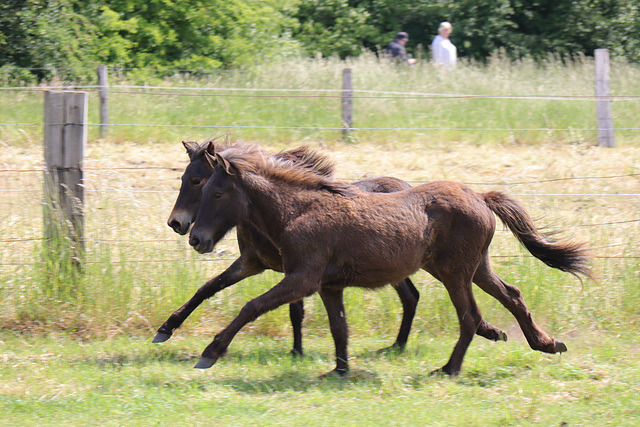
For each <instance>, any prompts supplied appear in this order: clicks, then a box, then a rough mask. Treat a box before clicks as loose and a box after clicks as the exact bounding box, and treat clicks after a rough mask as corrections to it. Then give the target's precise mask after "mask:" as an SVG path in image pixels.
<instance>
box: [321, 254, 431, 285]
mask: <svg viewBox="0 0 640 427" xmlns="http://www.w3.org/2000/svg"><path fill="white" fill-rule="evenodd" d="M349 255H350V256H348V257H346V259H345V260H344V261H343V262H339V263H330V264H329V265H328V266H327V268H326V270H325V274H324V278H323V282H325V283H333V284H335V285H336V286H342V287H346V286H358V287H365V288H375V287H379V286H384V285H386V284H388V283H392V284H393V283H397V282H399V281H400V280H402V279H404V278H405V277H407V276H410V275H411V274H413V273H415V272H416V271H417V270H418V269H419V268H420V267H421V264H422V254H421V253H420V252H418V251H415V252H414V253H411V254H406V253H402V252H398V253H395V254H388V256H386V257H380V256H376V255H377V254H372V253H366V252H365V253H360V252H359V251H356V253H351V254H349Z"/></svg>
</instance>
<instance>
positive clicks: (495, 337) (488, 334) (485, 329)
mask: <svg viewBox="0 0 640 427" xmlns="http://www.w3.org/2000/svg"><path fill="white" fill-rule="evenodd" d="M424 269H425V270H426V271H427V272H428V273H429V274H431V275H432V276H433V277H434V278H435V279H436V280H438V281H440V282H442V280H441V279H440V276H439V275H438V273H437V272H436V268H435V264H433V263H428V264H427V265H425V266H424ZM416 292H418V291H417V290H416ZM476 335H479V336H481V337H483V338H486V339H488V340H491V341H507V334H506V333H505V332H504V331H502V330H501V329H500V328H498V327H497V326H495V325H492V324H491V323H489V322H487V321H486V320H484V319H482V320H481V321H480V325H478V329H476Z"/></svg>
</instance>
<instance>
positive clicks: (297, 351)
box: [289, 300, 304, 356]
mask: <svg viewBox="0 0 640 427" xmlns="http://www.w3.org/2000/svg"><path fill="white" fill-rule="evenodd" d="M289 318H290V319H291V326H292V327H293V349H292V350H291V354H292V355H294V356H302V320H303V319H304V303H303V302H302V300H300V301H298V302H292V303H291V304H289Z"/></svg>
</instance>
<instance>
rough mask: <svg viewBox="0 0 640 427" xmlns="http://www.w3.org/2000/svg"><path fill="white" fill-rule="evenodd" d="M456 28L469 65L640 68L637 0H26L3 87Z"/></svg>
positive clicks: (414, 41)
mask: <svg viewBox="0 0 640 427" xmlns="http://www.w3.org/2000/svg"><path fill="white" fill-rule="evenodd" d="M444 20H448V21H451V22H452V23H453V26H454V31H453V34H452V36H451V39H452V41H453V42H454V44H455V45H456V46H457V47H458V53H459V56H461V57H466V58H472V59H474V60H481V61H485V60H486V59H487V58H489V57H490V56H491V55H492V54H493V53H494V52H495V51H497V50H502V51H504V52H505V53H506V55H507V56H508V57H509V58H511V59H520V58H523V57H533V58H536V59H544V58H546V57H547V56H548V55H549V54H560V55H562V56H563V57H571V56H573V55H576V54H578V53H585V54H588V55H590V54H591V53H592V52H593V50H594V49H595V48H603V47H607V48H610V49H611V51H612V53H613V54H614V55H616V56H624V57H626V58H627V59H628V60H630V61H639V60H640V24H639V23H640V5H639V4H638V3H637V2H636V1H629V0H578V1H572V2H558V1H554V0H535V1H534V0H496V1H490V0H459V1H453V0H412V1H409V0H397V1H392V0H268V1H259V0H182V1H176V0H107V1H98V0H86V1H81V0H15V1H10V2H3V3H2V4H0V67H1V69H2V73H1V74H0V78H2V79H3V80H5V79H9V80H10V79H15V80H16V81H20V80H22V81H28V79H25V77H24V76H21V75H19V73H17V71H16V68H34V70H32V74H33V75H34V76H35V78H36V79H37V80H42V79H51V78H52V76H53V75H54V74H57V75H58V76H59V77H61V78H63V79H70V80H76V81H87V80H91V79H94V78H95V77H94V74H95V66H96V65H97V64H98V63H102V64H107V65H109V66H111V67H116V68H124V69H131V68H136V69H141V68H142V69H147V70H150V71H149V72H148V73H147V74H149V75H150V73H154V72H158V71H160V72H161V74H162V75H167V74H171V73H173V72H175V70H176V69H188V70H215V69H220V68H227V69H228V68H248V67H252V66H254V65H256V64H259V63H264V62H268V61H273V60H275V59H280V58H283V57H290V56H296V55H300V54H305V55H307V56H316V55H321V56H324V57H328V56H332V55H337V56H339V57H340V58H343V59H344V58H346V57H353V56H358V55H360V54H361V53H362V51H363V50H367V49H368V50H373V51H376V52H377V51H379V49H381V48H384V47H385V46H386V45H387V44H388V43H389V42H390V41H391V40H392V39H393V36H394V34H395V33H397V32H398V31H400V30H403V31H407V32H408V33H409V35H410V40H409V43H408V45H407V49H408V51H409V52H410V53H413V54H414V56H421V55H422V52H426V51H428V46H429V44H430V43H431V41H432V39H433V37H434V36H435V33H436V29H437V27H438V24H439V23H440V22H441V21H444ZM8 67H13V68H8ZM9 69H10V70H11V71H8V70H9ZM138 73H139V71H138Z"/></svg>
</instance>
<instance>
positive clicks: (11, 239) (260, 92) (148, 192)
mask: <svg viewBox="0 0 640 427" xmlns="http://www.w3.org/2000/svg"><path fill="white" fill-rule="evenodd" d="M101 89H103V87H102V86H100V85H96V86H75V85H74V86H69V85H64V86H44V87H37V88H36V87H4V88H0V91H17V92H34V91H41V92H44V91H51V90H83V91H89V92H99V91H100V90H101ZM347 91H348V92H349V93H347V94H346V96H348V97H350V99H352V100H353V99H360V100H397V101H402V100H451V99H518V100H525V101H529V100H540V99H544V100H562V101H580V102H585V101H586V102H600V101H603V100H604V101H606V102H613V101H615V102H631V101H638V100H640V95H625V96H610V95H602V96H600V95H596V96H565V95H554V96H540V95H531V96H521V95H519V96H503V95H473V94H436V93H419V92H399V91H373V90H355V89H351V88H348V89H347ZM108 93H119V94H128V95H138V96H152V97H161V96H164V97H166V96H181V97H227V98H230V97H243V98H256V99H260V98H303V99H304V98H327V99H335V100H338V99H340V100H344V98H345V89H344V88H343V89H299V88H292V89H279V88H237V87H236V88H202V87H163V86H131V85H113V86H109V88H108ZM49 124H51V123H49ZM54 124H56V125H65V123H54ZM44 125H45V123H44V122H12V123H0V126H44ZM86 126H89V127H98V126H104V123H102V122H100V123H87V124H86ZM108 126H110V127H111V126H113V127H120V126H130V127H157V128H201V129H216V130H219V129H249V128H251V129H295V130H308V129H316V130H323V131H342V132H347V133H348V132H353V131H370V130H375V131H397V130H403V131H409V132H411V131H441V130H452V131H469V132H513V131H522V132H527V131H536V132H541V131H542V132H550V131H592V132H598V131H599V130H601V128H599V127H592V128H588V127H581V128H572V127H567V128H552V127H547V128H540V127H530V128H529V127H527V128H508V127H505V128H497V127H492V128H483V127H477V128H475V127H464V128H463V127H356V126H353V124H352V123H345V124H344V125H343V126H341V127H336V126H264V125H228V124H213V125H203V124H199V123H184V124H164V123H108ZM611 129H612V130H613V131H619V130H624V131H638V130H640V128H638V127H620V128H615V127H611ZM84 170H85V171H86V172H88V173H91V174H93V175H98V174H101V173H113V172H123V171H126V172H128V173H141V172H149V171H154V172H158V171H164V172H168V173H171V174H172V175H173V176H174V177H175V178H177V177H179V175H180V174H181V172H182V169H181V168H175V167H155V166H154V167H86V168H84ZM43 172H44V168H42V169H37V168H36V169H20V168H11V167H7V168H3V169H0V178H1V177H2V176H7V175H21V174H24V175H29V174H33V175H34V176H37V175H39V176H42V174H43ZM638 177H640V173H627V174H617V175H609V176H583V177H568V178H554V179H542V180H527V181H519V182H503V181H494V182H468V183H467V184H470V185H477V186H488V187H505V186H509V187H517V186H519V185H531V184H543V183H549V182H556V183H557V182H563V181H564V182H570V181H578V180H582V181H587V180H591V181H597V180H625V179H631V180H637V179H638ZM90 178H91V177H90V176H89V177H87V179H90ZM32 180H33V178H32ZM35 181H36V182H40V178H38V179H35ZM0 182H2V183H3V186H2V187H0V199H6V196H7V195H11V194H13V195H16V194H19V195H29V196H27V197H28V198H29V199H30V200H31V201H32V202H33V201H34V200H37V199H38V197H41V196H42V192H43V190H42V189H41V188H24V187H21V188H11V187H10V186H8V185H7V180H0ZM423 182H424V181H410V183H411V184H412V185H419V184H421V183H423ZM85 191H86V192H87V194H89V195H91V194H93V195H104V194H108V193H118V192H124V193H127V194H130V195H133V196H134V197H137V196H138V195H145V196H152V197H164V198H168V199H171V198H172V197H174V196H175V195H176V194H177V192H176V190H175V189H157V188H130V187H127V188H117V187H113V188H100V189H98V188H91V187H90V184H87V185H86V189H85ZM512 194H513V195H514V196H518V197H540V198H545V197H587V198H589V197H591V198H593V197H598V198H628V199H633V200H640V199H639V198H640V190H638V191H634V192H628V193H573V192H571V193H556V192H554V193H548V192H542V193H517V192H515V193H512ZM634 203H636V202H634ZM3 205H5V200H3ZM3 216H4V215H3ZM638 223H640V215H638V218H634V219H630V220H624V221H609V222H606V221H605V222H594V223H581V224H575V225H573V226H572V227H576V228H587V229H589V228H596V227H619V226H621V225H622V224H625V225H629V224H638ZM162 226H164V225H162ZM32 231H33V230H32ZM34 234H37V232H34ZM43 239H44V237H38V236H31V237H21V236H15V235H8V236H6V235H3V236H2V237H0V244H2V245H3V246H6V245H14V246H16V245H24V244H25V243H29V242H30V243H36V242H39V241H42V240H43ZM227 239H229V240H233V238H227ZM85 242H86V243H96V244H98V243H112V244H150V243H154V244H160V245H166V244H169V243H175V242H176V239H146V240H145V239H99V238H95V237H87V238H85ZM620 245H621V244H608V245H602V246H599V247H597V248H595V250H597V251H598V253H597V255H596V257H598V258H605V259H627V258H632V259H640V257H638V256H636V255H625V254H607V252H608V251H609V249H611V248H615V247H617V246H620ZM634 245H636V246H637V245H638V243H635V244H634ZM173 251H177V249H175V248H174V249H173ZM517 256H519V255H504V256H502V257H505V258H509V257H517ZM23 258H26V257H23ZM497 258H500V256H498V257H497ZM232 259H234V258H230V257H228V256H221V257H217V258H216V259H202V261H204V262H217V261H229V260H232ZM169 261H170V258H163V259H154V260H143V259H138V260H118V261H110V262H116V263H163V262H169ZM33 263H35V261H32V262H31V264H33ZM28 264H30V263H29V262H28V261H24V259H23V260H21V261H16V262H13V261H5V260H2V261H0V266H21V265H28Z"/></svg>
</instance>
